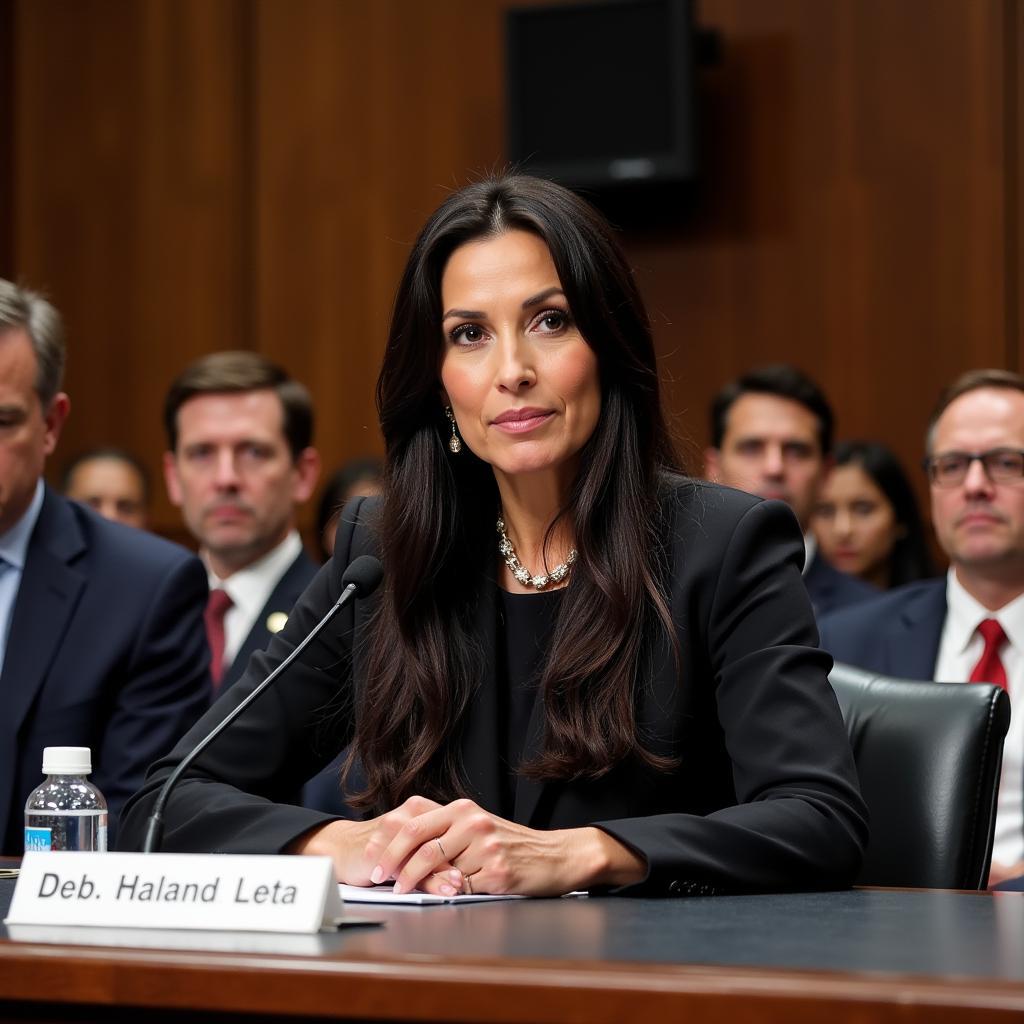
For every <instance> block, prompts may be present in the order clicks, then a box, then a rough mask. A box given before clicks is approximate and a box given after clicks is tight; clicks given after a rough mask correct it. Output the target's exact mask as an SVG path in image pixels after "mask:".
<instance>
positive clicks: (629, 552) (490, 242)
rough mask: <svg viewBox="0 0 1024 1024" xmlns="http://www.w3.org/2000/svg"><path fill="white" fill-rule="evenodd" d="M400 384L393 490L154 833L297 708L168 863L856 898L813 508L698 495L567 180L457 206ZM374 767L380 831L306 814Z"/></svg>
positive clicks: (391, 371) (407, 347) (150, 786)
mask: <svg viewBox="0 0 1024 1024" xmlns="http://www.w3.org/2000/svg"><path fill="white" fill-rule="evenodd" d="M394 310H395V314H394V319H393V322H392V325H391V330H390V334H389V340H388V344H387V347H386V351H385V356H384V365H383V368H382V370H381V375H380V379H379V383H378V391H377V394H378V402H379V410H380V417H381V424H382V427H383V434H384V439H385V445H386V452H387V456H386V472H385V488H384V494H383V496H382V498H381V499H380V500H378V499H374V498H354V499H352V501H351V502H350V503H349V504H348V505H347V506H346V508H345V512H344V513H343V515H342V529H341V531H340V533H339V536H338V548H337V550H336V552H335V557H334V558H333V559H332V561H331V562H330V563H329V564H328V567H327V568H326V569H324V570H323V571H321V572H320V573H319V574H318V575H317V577H316V578H315V579H314V580H313V582H312V584H311V585H310V587H309V589H308V590H307V591H306V593H305V594H304V595H303V596H302V598H301V600H300V601H299V603H298V605H296V607H295V610H294V611H293V612H292V615H291V617H290V618H289V620H288V623H287V625H286V626H285V628H284V630H283V631H282V632H281V633H279V634H278V635H277V636H276V637H275V638H274V639H273V640H272V641H271V644H270V647H269V649H268V651H267V652H266V653H265V654H258V655H256V656H255V657H254V659H253V662H252V665H251V667H250V669H249V671H248V672H247V674H246V676H245V678H244V679H243V680H242V681H241V682H240V683H238V684H237V685H236V687H235V692H232V693H230V694H227V695H225V697H224V699H222V700H221V701H218V703H217V705H216V706H215V707H214V708H213V709H212V710H211V712H210V713H209V714H208V716H207V717H206V718H205V719H204V720H203V722H202V723H201V724H200V726H198V727H197V728H196V729H195V730H193V732H192V734H191V735H190V736H188V737H187V738H186V739H185V740H183V741H182V743H180V744H179V745H178V747H177V749H176V750H175V751H174V752H173V754H172V755H171V756H170V757H168V758H165V759H163V760H162V761H161V762H159V763H158V764H157V765H155V766H154V768H153V770H152V773H151V775H150V778H149V780H148V782H147V784H146V787H145V789H144V790H143V791H142V792H141V793H140V794H138V795H137V797H136V798H135V801H134V804H133V806H132V809H131V811H130V812H129V813H128V814H126V825H125V831H124V833H123V835H124V842H125V843H126V844H127V845H129V846H137V845H139V844H140V843H141V842H142V837H143V833H144V829H145V821H146V818H147V816H148V814H149V812H150V811H151V809H152V806H153V800H154V798H155V795H156V791H157V790H158V789H159V787H160V786H161V785H162V783H163V781H164V780H165V779H166V777H167V774H168V772H169V771H171V770H172V767H173V765H174V764H176V763H178V762H179V760H180V759H181V758H182V757H183V756H184V754H185V753H186V751H187V750H188V749H190V747H191V746H192V744H194V743H195V741H196V740H197V739H198V738H199V736H200V735H201V733H202V732H203V731H205V730H206V729H208V728H210V727H211V726H212V725H213V724H214V723H215V722H217V721H219V720H220V719H221V718H222V717H223V715H224V714H225V712H226V711H227V710H228V709H229V708H230V707H232V706H234V705H235V704H236V702H237V700H238V699H240V698H241V697H242V696H243V695H244V694H245V693H247V692H249V691H251V689H252V687H253V686H254V685H256V684H257V683H258V681H259V680H260V679H261V677H262V676H263V675H264V674H265V673H266V672H267V670H268V669H270V668H272V667H273V666H275V665H277V664H279V663H280V661H281V659H282V658H283V657H285V656H286V655H287V654H288V653H289V652H290V651H292V650H294V648H295V646H296V645H297V644H298V643H299V641H300V640H301V639H302V638H303V637H305V636H306V634H307V633H308V632H309V630H310V629H311V628H312V626H313V625H314V623H316V622H318V621H319V620H320V619H321V618H322V616H323V614H324V613H325V611H326V610H327V608H328V607H330V606H331V605H332V604H333V603H334V602H335V600H336V598H337V597H338V596H339V593H340V590H341V586H342V576H343V572H344V570H345V567H346V566H347V565H349V563H350V562H351V561H352V559H353V558H355V557H356V556H359V555H363V554H367V553H370V552H376V553H378V554H379V556H380V558H381V559H382V561H383V565H384V582H383V584H382V586H381V587H380V589H379V590H378V591H377V592H376V593H375V594H374V595H373V596H372V597H370V598H369V599H368V600H357V601H355V602H354V604H349V605H347V606H346V607H345V608H344V609H343V610H342V611H341V612H340V614H339V616H338V618H337V619H335V620H334V622H333V623H332V624H331V625H330V627H329V628H327V629H325V630H323V631H322V632H321V633H320V634H319V636H318V637H317V639H316V640H314V641H313V642H311V643H310V644H309V645H308V646H305V647H304V649H303V653H302V654H301V655H300V656H299V658H298V659H297V660H296V661H295V662H294V663H293V664H292V666H291V669H290V671H289V677H288V678H287V679H284V680H282V682H283V683H284V685H282V686H280V687H278V688H277V689H273V690H270V691H268V692H266V693H265V694H264V695H263V696H262V697H261V698H260V700H259V701H257V702H256V703H254V704H253V706H252V707H251V708H250V709H248V712H247V717H246V719H245V721H244V722H240V723H239V726H240V728H236V729H234V730H233V731H231V730H229V731H228V732H226V733H224V734H223V735H221V736H220V738H219V739H218V741H217V742H216V743H214V744H213V745H211V746H210V747H209V749H208V750H206V751H204V753H203V754H202V756H201V757H200V758H199V759H198V761H197V763H196V764H194V765H193V766H192V767H191V768H190V770H189V771H188V772H186V774H185V776H184V778H183V779H182V782H181V785H180V786H179V787H178V788H177V789H176V790H175V792H174V794H173V795H172V797H171V799H170V800H169V802H168V805H167V808H166V813H165V822H166V825H167V830H166V840H165V843H164V846H165V848H166V849H168V850H218V851H224V852H229V851H230V852H239V853H241V852H250V853H259V852H263V853H269V852H280V851H291V852H295V853H300V854H316V855H327V856H330V857H331V858H332V859H333V862H334V865H335V870H336V873H337V876H338V878H339V879H341V880H342V881H344V882H348V883H353V884H357V885H370V884H372V883H376V882H379V881H381V880H382V879H387V878H389V877H390V876H392V875H394V876H396V878H397V883H396V884H397V886H398V887H399V888H400V889H402V890H405V889H411V888H414V887H421V888H425V889H427V890H430V891H433V892H441V893H444V894H446V895H451V894H453V893H454V892H456V891H459V890H462V891H465V892H474V893H503V892H511V893H521V894H527V895H531V894H532V895H555V894H558V893H565V892H568V891H571V890H574V889H590V888H601V887H613V888H620V889H623V890H629V891H633V892H648V893H657V894H665V895H691V894H697V893H701V894H708V893H713V892H715V891H718V890H729V891H733V890H736V891H750V890H773V889H812V888H832V887H835V886H844V885H847V884H849V882H850V881H851V879H852V878H853V877H854V876H855V874H856V872H857V870H858V866H859V863H860V860H861V855H862V849H863V844H864V842H865V838H866V825H865V810H864V806H863V803H862V801H861V798H860V795H859V793H858V789H857V783H856V773H855V771H854V767H853V760H852V756H851V753H850V748H849V744H848V742H847V738H846V730H845V728H844V726H843V722H842V718H841V716H840V714H839V709H838V706H837V703H836V700H835V696H834V694H833V693H832V690H831V688H830V687H829V685H828V679H827V672H828V670H829V666H830V665H831V661H830V659H829V657H828V656H827V655H826V654H825V653H824V652H823V651H821V650H819V649H818V647H817V644H816V640H817V632H816V629H815V625H814V617H813V614H812V611H811V606H810V602H809V601H808V599H807V593H806V591H805V589H804V587H803V584H802V582H801V579H800V565H801V563H802V561H803V551H804V545H803V539H802V537H801V535H800V532H799V529H798V528H797V524H796V522H795V520H794V518H793V515H792V513H791V511H790V510H789V509H788V508H787V507H786V506H785V505H783V504H782V503H781V502H764V501H761V500H760V499H758V498H754V497H751V496H750V495H746V494H741V493H740V492H738V491H733V490H728V489H725V488H720V487H716V486H714V485H712V484H708V483H705V482H702V481H695V480H690V479H687V478H685V477H682V476H680V475H678V473H677V472H676V459H675V455H674V453H673V451H672V447H671V443H670V441H669V437H668V433H667V430H666V428H665V423H664V418H663V415H662V410H661V406H660V402H659V398H658V391H659V389H658V379H657V362H656V359H655V354H654V345H653V341H652V338H651V333H650V329H649V325H648V320H647V316H646V314H645V311H644V308H643V304H642V301H641V299H640V296H639V293H638V292H637V289H636V284H635V281H634V279H633V275H632V273H631V272H630V269H629V267H628V265H627V264H626V262H625V259H624V257H623V255H622V253H621V251H620V249H619V248H618V246H617V244H616V242H615V240H614V237H613V235H612V232H611V229H610V227H609V226H608V224H607V223H606V222H605V221H604V219H603V218H602V217H601V216H600V215H599V214H598V213H597V212H596V211H594V210H593V209H592V208H591V207H589V206H588V205H587V204H586V203H584V202H583V201H582V200H581V199H580V198H578V197H577V196H575V195H574V194H573V193H572V192H569V191H568V190H567V189H564V188H562V187H560V186H558V185H555V184H553V183H552V182H549V181H543V180H539V179H535V178H527V177H506V178H499V179H496V180H487V181H481V182H478V183H476V184H473V185H471V186H469V187H468V188H466V189H464V190H462V191H460V192H457V193H454V194H452V195H451V196H449V197H448V199H447V200H446V201H445V202H444V204H443V205H442V206H441V207H440V209H439V210H438V211H437V212H436V213H435V214H434V215H433V216H432V217H431V218H430V220H429V221H428V223H427V225H426V227H425V228H424V230H423V232H422V233H421V234H420V237H419V239H418V240H417V242H416V244H415V245H414V247H413V250H412V252H411V254H410V257H409V263H408V266H407V268H406V271H405V273H404V275H403V277H402V282H401V284H400V286H399V293H398V297H397V299H396V302H395V305H394ZM348 745H351V758H350V763H355V762H358V764H359V767H360V774H361V777H362V783H363V785H362V787H361V789H360V791H359V792H357V793H355V794H352V801H353V803H354V804H356V805H357V806H360V807H362V808H363V809H365V810H368V811H370V812H371V813H372V815H373V816H372V817H370V818H368V819H367V820H364V821H341V820H331V817H330V816H329V815H327V814H322V813H318V812H316V811H313V810H310V809H307V808H301V807H293V806H288V805H286V804H283V803H281V802H280V800H281V798H282V796H283V795H285V794H288V793H289V792H291V791H293V790H294V789H295V788H296V787H297V786H298V785H299V784H300V783H301V782H302V781H304V780H305V779H307V778H309V777H310V776H311V775H312V774H313V773H314V772H316V771H318V770H319V769H320V768H321V767H322V766H323V765H324V764H326V763H327V762H328V761H329V760H330V759H331V758H332V757H333V756H334V755H335V754H336V753H337V752H338V751H340V750H342V749H344V748H345V747H346V746H348Z"/></svg>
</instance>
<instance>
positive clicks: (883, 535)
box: [812, 441, 935, 590]
mask: <svg viewBox="0 0 1024 1024" xmlns="http://www.w3.org/2000/svg"><path fill="white" fill-rule="evenodd" d="M812 527H813V529H814V534H815V536H816V537H817V539H818V544H819V546H820V547H821V553H822V554H823V555H824V557H825V558H826V559H827V560H828V561H829V562H831V563H832V565H834V566H835V567H836V568H837V569H841V570H842V571H843V572H848V573H850V574H852V575H854V576H859V577H860V578H861V579H863V580H866V581H867V582H868V583H873V584H874V585H875V586H876V587H878V588H879V589H880V590H887V589H889V588H890V587H898V586H899V585H900V584H902V583H912V582H914V581H915V580H920V579H926V578H927V577H929V576H933V575H935V570H934V566H933V565H932V561H931V558H930V557H929V555H928V546H927V543H926V542H925V537H924V528H923V527H922V525H921V515H920V512H919V511H918V507H917V499H916V498H915V497H914V491H913V488H911V486H910V482H909V481H908V480H907V477H906V474H905V473H904V472H903V468H902V467H901V466H900V464H899V461H898V460H897V458H896V456H895V455H893V453H892V452H891V451H889V449H888V448H886V447H885V445H882V444H878V443H877V442H875V441H844V442H842V443H841V444H838V445H837V446H836V449H835V465H834V467H833V468H832V471H831V472H830V473H829V475H828V477H827V478H826V480H825V484H824V486H823V487H822V491H821V498H820V500H819V502H818V505H817V508H816V509H815V512H814V517H813V519H812Z"/></svg>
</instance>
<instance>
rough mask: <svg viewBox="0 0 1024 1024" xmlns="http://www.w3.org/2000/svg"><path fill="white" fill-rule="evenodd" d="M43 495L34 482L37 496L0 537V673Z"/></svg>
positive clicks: (40, 481) (40, 488)
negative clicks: (29, 544)
mask: <svg viewBox="0 0 1024 1024" xmlns="http://www.w3.org/2000/svg"><path fill="white" fill-rule="evenodd" d="M44 493H45V488H44V487H43V481H42V480H38V481H36V493H35V494H34V495H33V496H32V501H31V502H29V506H28V508H27V509H26V510H25V514H24V515H23V516H22V517H21V518H20V519H19V520H18V521H17V522H16V523H15V524H14V525H13V526H12V527H11V528H10V529H9V530H8V531H7V532H6V533H5V534H3V535H2V536H0V672H3V668H4V657H5V656H6V654H7V638H8V636H10V633H11V618H12V616H13V614H14V603H15V602H16V601H17V600H18V589H19V587H20V586H21V576H22V573H23V572H24V569H25V557H26V556H27V555H28V542H29V541H30V540H31V539H32V531H33V530H34V529H35V528H36V522H37V521H38V520H39V513H40V511H42V508H43V495H44Z"/></svg>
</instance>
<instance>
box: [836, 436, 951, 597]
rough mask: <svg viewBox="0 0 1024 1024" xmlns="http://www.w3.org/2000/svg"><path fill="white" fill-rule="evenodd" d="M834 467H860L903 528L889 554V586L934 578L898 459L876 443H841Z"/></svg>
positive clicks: (918, 517) (917, 514) (914, 500)
mask: <svg viewBox="0 0 1024 1024" xmlns="http://www.w3.org/2000/svg"><path fill="white" fill-rule="evenodd" d="M835 464H836V465H837V466H851V465H852V466H860V468H861V469H862V470H864V472H865V473H866V474H867V475H868V476H869V477H870V478H871V479H872V480H873V481H874V483H875V486H876V487H877V488H878V489H879V490H880V491H881V492H882V493H883V494H884V495H885V497H886V499H887V500H888V502H889V504H890V505H892V510H893V515H894V517H895V519H896V522H897V523H898V524H899V525H900V526H902V527H903V533H902V535H901V536H899V537H897V538H896V542H895V543H894V544H893V547H892V551H891V552H890V554H889V586H890V587H898V586H900V585H901V584H903V583H913V582H915V581H916V580H923V579H928V577H930V576H934V575H935V566H934V564H933V563H932V559H931V556H930V555H929V554H928V543H927V541H926V540H925V534H924V527H923V526H922V524H921V513H920V511H919V510H918V507H917V498H915V497H914V489H913V487H911V486H910V481H909V480H908V479H907V474H906V473H905V472H904V471H903V467H902V466H901V465H900V461H899V459H897V458H896V456H895V455H894V454H893V453H892V452H891V451H890V450H889V449H888V448H886V446H885V445H884V444H879V443H878V442H877V441H842V442H840V443H839V444H837V445H836V450H835Z"/></svg>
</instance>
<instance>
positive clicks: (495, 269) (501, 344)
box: [441, 231, 601, 485]
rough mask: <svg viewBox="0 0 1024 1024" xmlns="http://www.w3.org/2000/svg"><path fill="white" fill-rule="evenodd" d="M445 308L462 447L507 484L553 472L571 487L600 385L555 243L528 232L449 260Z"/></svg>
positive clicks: (451, 395) (448, 368)
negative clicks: (563, 282)
mask: <svg viewBox="0 0 1024 1024" xmlns="http://www.w3.org/2000/svg"><path fill="white" fill-rule="evenodd" d="M441 303H442V323H441V329H442V331H443V332H444V341H443V344H444V347H443V349H442V353H443V354H442V357H441V383H442V385H443V387H444V391H445V401H446V402H447V404H449V405H450V406H451V408H452V412H453V413H454V414H455V421H456V423H457V424H458V428H459V434H460V435H461V436H462V440H463V441H464V442H465V443H466V444H467V445H469V447H470V449H471V450H472V451H473V452H474V453H475V454H476V455H477V456H479V457H480V458H481V459H483V460H484V461H485V462H488V463H490V464H491V466H492V467H493V468H494V473H495V476H496V477H498V479H499V483H500V482H501V478H502V476H507V477H514V476H519V475H521V474H531V473H532V474H535V473H548V472H550V473H554V474H556V476H557V478H558V479H559V481H560V482H561V483H562V484H563V485H564V483H565V482H566V481H568V480H571V479H572V477H573V476H574V474H575V470H576V464H577V460H578V456H579V452H580V449H581V448H582V447H583V445H584V444H586V442H587V439H588V438H589V437H590V435H591V434H592V433H593V432H594V428H595V427H596V426H597V420H598V416H599V415H600V412H601V386H600V379H599V374H598V366H597V357H596V356H595V354H594V351H593V349H591V347H590V346H589V345H588V344H587V343H586V341H585V340H584V339H583V337H582V335H581V334H580V332H579V331H578V330H577V328H576V324H575V322H574V321H573V319H572V315H571V313H570V312H569V304H568V302H567V301H566V298H565V295H564V294H563V292H562V287H561V283H560V282H559V280H558V274H557V273H556V272H555V265H554V263H553V262H552V260H551V253H550V252H549V251H548V247H547V245H546V244H545V243H544V242H543V241H542V240H541V239H540V238H538V237H537V236H536V235H532V234H530V233H528V232H526V231H507V232H505V233H504V234H501V235H497V236H496V237H493V238H486V239H480V240H478V241H473V242H467V243H466V244H465V245H462V246H460V247H459V248H458V249H456V250H455V251H454V252H453V253H452V255H451V256H450V257H449V259H448V263H447V265H446V267H445V270H444V274H443V276H442V278H441ZM455 457H456V458H457V456H455Z"/></svg>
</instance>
